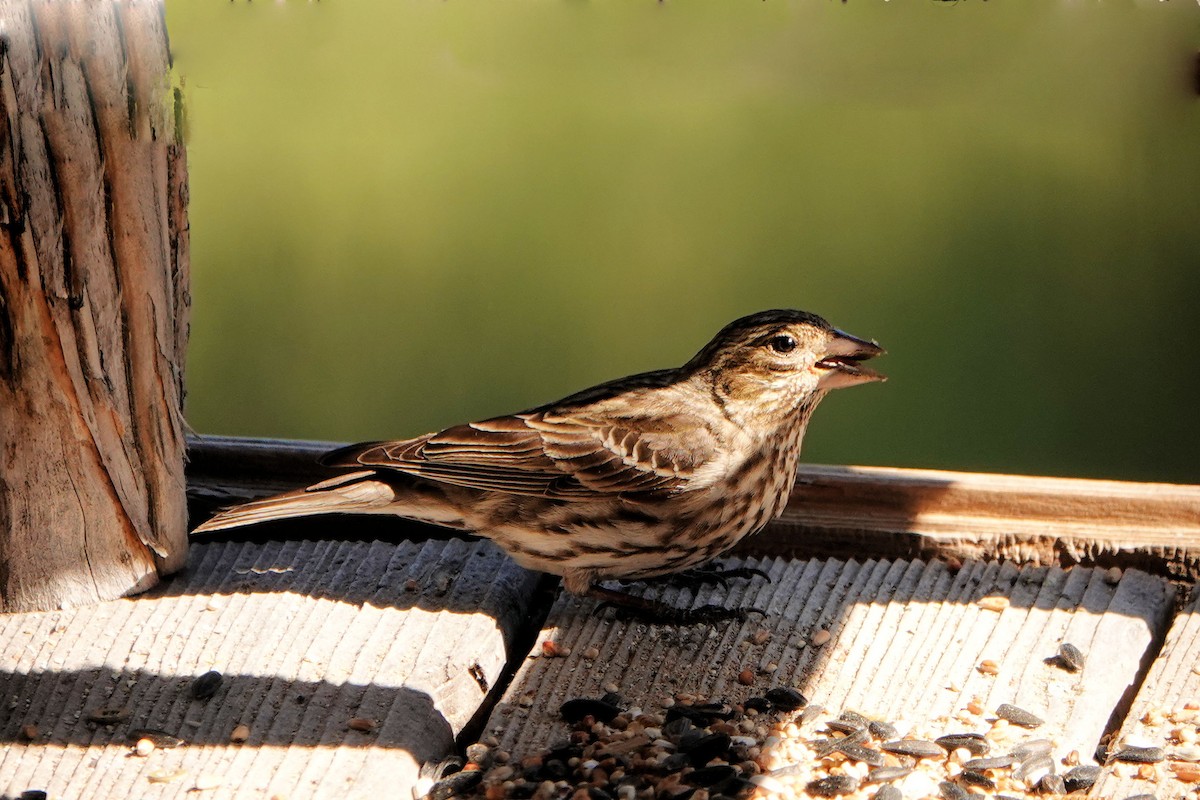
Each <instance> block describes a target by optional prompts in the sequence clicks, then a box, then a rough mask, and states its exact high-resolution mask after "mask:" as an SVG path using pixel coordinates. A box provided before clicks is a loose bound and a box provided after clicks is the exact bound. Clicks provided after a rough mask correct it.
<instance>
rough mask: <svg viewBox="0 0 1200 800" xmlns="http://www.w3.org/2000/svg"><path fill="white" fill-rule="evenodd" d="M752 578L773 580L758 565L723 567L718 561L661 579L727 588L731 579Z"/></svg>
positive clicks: (690, 585)
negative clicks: (713, 584)
mask: <svg viewBox="0 0 1200 800" xmlns="http://www.w3.org/2000/svg"><path fill="white" fill-rule="evenodd" d="M752 578H762V579H763V580H765V581H766V582H767V583H770V582H771V576H770V575H768V574H767V573H765V572H763V571H762V570H761V569H758V568H756V567H723V566H721V565H719V564H716V563H713V564H708V565H706V566H703V567H693V568H692V569H687V570H684V571H683V572H676V573H675V574H673V575H664V576H663V577H662V578H660V579H659V580H664V581H668V582H670V583H671V584H672V585H674V586H679V587H683V588H696V587H697V586H704V585H707V584H712V583H715V584H717V585H718V586H720V587H721V588H722V589H725V588H727V587H728V586H729V582H730V581H731V580H742V579H744V580H750V579H752Z"/></svg>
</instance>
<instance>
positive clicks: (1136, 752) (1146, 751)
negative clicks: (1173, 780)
mask: <svg viewBox="0 0 1200 800" xmlns="http://www.w3.org/2000/svg"><path fill="white" fill-rule="evenodd" d="M1166 757H1167V754H1166V753H1164V752H1163V749H1162V748H1161V747H1123V748H1121V749H1120V750H1118V751H1117V752H1115V753H1113V754H1112V755H1111V756H1109V761H1127V762H1130V763H1133V764H1157V763H1158V762H1159V761H1162V760H1163V759H1164V758H1166Z"/></svg>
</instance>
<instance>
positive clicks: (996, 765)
mask: <svg viewBox="0 0 1200 800" xmlns="http://www.w3.org/2000/svg"><path fill="white" fill-rule="evenodd" d="M1012 765H1013V757H1012V756H996V757H994V758H972V759H971V760H970V761H968V762H967V763H965V764H963V769H973V770H975V771H977V772H979V771H982V770H985V769H1008V768H1009V767H1011V766H1012Z"/></svg>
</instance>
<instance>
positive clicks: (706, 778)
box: [683, 764, 738, 792]
mask: <svg viewBox="0 0 1200 800" xmlns="http://www.w3.org/2000/svg"><path fill="white" fill-rule="evenodd" d="M737 774H738V771H737V770H736V769H734V768H733V767H731V766H729V765H727V764H715V765H713V766H711V767H700V768H699V769H694V770H692V771H691V772H689V773H688V774H687V775H684V776H683V780H684V781H686V782H687V783H690V784H692V785H693V786H703V787H705V788H707V789H711V790H712V791H714V792H719V791H721V788H723V786H724V784H725V783H728V782H729V781H731V780H732V779H734V778H736V777H737Z"/></svg>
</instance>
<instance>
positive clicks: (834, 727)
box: [825, 719, 867, 733]
mask: <svg viewBox="0 0 1200 800" xmlns="http://www.w3.org/2000/svg"><path fill="white" fill-rule="evenodd" d="M825 727H826V728H829V730H831V731H837V732H838V733H858V732H859V731H865V730H866V729H867V726H866V725H860V724H858V723H857V722H847V721H846V720H844V719H831V720H826V722H825Z"/></svg>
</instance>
